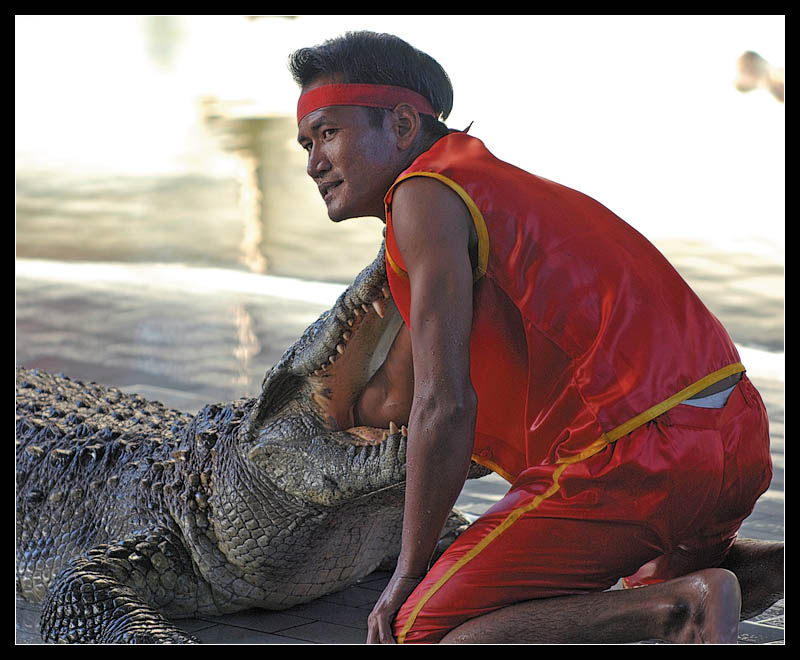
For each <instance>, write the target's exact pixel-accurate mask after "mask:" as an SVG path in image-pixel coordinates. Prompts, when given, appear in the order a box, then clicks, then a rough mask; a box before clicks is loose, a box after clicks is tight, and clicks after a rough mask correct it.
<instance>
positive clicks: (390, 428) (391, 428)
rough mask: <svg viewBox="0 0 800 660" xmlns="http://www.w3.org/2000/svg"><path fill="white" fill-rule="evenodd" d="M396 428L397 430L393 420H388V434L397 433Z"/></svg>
mask: <svg viewBox="0 0 800 660" xmlns="http://www.w3.org/2000/svg"><path fill="white" fill-rule="evenodd" d="M397 430H398V429H397V424H395V423H394V422H389V435H394V434H395V433H397Z"/></svg>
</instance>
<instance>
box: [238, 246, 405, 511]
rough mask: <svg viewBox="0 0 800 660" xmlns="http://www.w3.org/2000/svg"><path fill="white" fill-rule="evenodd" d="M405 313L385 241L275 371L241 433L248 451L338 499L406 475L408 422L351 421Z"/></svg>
mask: <svg viewBox="0 0 800 660" xmlns="http://www.w3.org/2000/svg"><path fill="white" fill-rule="evenodd" d="M402 323H403V321H402V318H401V317H400V314H399V312H398V311H397V308H396V306H395V305H394V302H393V301H392V299H391V296H390V294H389V288H388V284H387V279H386V267H385V262H384V248H383V247H382V248H381V250H380V251H379V253H378V256H377V257H376V259H375V261H373V263H372V264H370V265H369V266H367V268H365V269H364V270H363V271H362V272H361V273H360V274H359V275H358V277H357V278H356V279H355V281H354V282H353V284H352V285H351V286H350V287H348V289H347V290H346V291H345V292H344V293H343V294H342V295H341V296H340V297H339V299H338V300H337V301H336V303H335V304H334V306H333V307H332V308H331V309H330V310H328V311H327V312H325V313H324V314H323V315H322V316H321V317H320V318H319V319H318V320H317V321H316V322H315V323H313V324H312V325H311V326H309V327H308V329H307V330H306V331H305V333H304V334H303V335H302V336H301V337H300V339H299V340H298V341H297V342H295V344H294V345H292V346H291V347H290V348H289V349H288V350H287V351H286V352H285V353H284V355H283V357H282V358H281V359H280V360H279V362H278V363H277V364H276V365H275V366H274V367H273V368H272V369H271V370H270V371H269V373H268V374H267V376H266V378H265V379H264V382H263V384H262V391H261V394H260V396H259V397H258V399H257V401H256V402H255V404H254V406H253V408H252V409H251V411H250V413H249V415H248V417H247V419H246V421H245V423H244V424H243V425H242V429H241V432H242V436H241V438H242V440H243V445H244V446H243V448H244V450H245V451H246V453H247V458H248V459H249V460H250V461H251V462H252V463H253V464H255V465H256V466H257V467H258V469H259V470H260V471H261V472H262V474H263V475H264V476H266V477H267V478H268V479H269V480H270V481H272V482H273V483H275V484H276V485H277V486H278V487H279V488H280V489H281V490H283V491H285V492H287V493H290V494H292V495H294V496H296V497H299V498H301V499H303V500H307V501H313V502H316V503H318V504H322V505H333V504H338V503H341V502H343V501H347V500H350V499H353V498H355V497H361V496H364V495H367V494H369V493H373V492H375V491H378V490H381V489H384V488H387V487H391V486H396V485H398V484H401V483H402V482H403V481H404V478H405V447H406V437H405V436H406V433H405V428H404V427H402V428H400V429H398V428H396V427H395V426H394V425H391V426H390V428H387V429H379V428H373V427H366V426H359V427H352V426H350V425H349V424H348V422H347V420H348V419H350V418H351V416H350V411H351V410H352V408H353V405H354V404H355V402H356V400H357V398H358V396H359V395H360V393H361V392H362V390H363V389H364V387H365V386H366V384H367V383H368V381H369V380H370V378H371V377H372V375H373V374H374V373H375V371H376V370H377V369H378V368H379V367H380V365H381V364H382V362H383V360H384V359H385V357H386V354H387V352H388V350H389V348H390V347H391V345H392V342H393V341H394V338H395V336H396V334H397V332H398V330H399V329H400V327H401V325H402Z"/></svg>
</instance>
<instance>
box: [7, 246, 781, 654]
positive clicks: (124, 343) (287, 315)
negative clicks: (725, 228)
mask: <svg viewBox="0 0 800 660" xmlns="http://www.w3.org/2000/svg"><path fill="white" fill-rule="evenodd" d="M62 266H63V267H62ZM89 267H90V265H88V264H83V265H80V264H62V265H61V266H59V265H58V264H56V263H49V264H48V266H47V268H46V269H44V270H41V269H37V268H35V267H33V266H32V265H31V262H27V261H25V260H21V261H20V262H18V269H17V304H16V313H17V337H16V344H17V346H16V349H17V359H16V361H17V364H20V365H24V366H27V367H32V368H34V367H38V368H42V369H46V370H49V371H53V372H64V373H65V374H67V375H69V376H70V377H72V378H73V379H77V380H87V381H91V380H94V381H97V382H99V383H102V384H104V385H114V386H118V387H121V388H123V389H125V390H127V391H134V392H139V393H141V394H143V395H144V396H146V397H148V398H150V399H155V400H160V401H162V402H164V403H165V404H166V405H168V406H170V407H175V408H179V409H182V410H188V411H195V410H197V409H199V407H200V406H202V405H204V404H206V403H211V402H216V401H229V400H232V399H235V398H238V397H240V396H248V395H249V396H252V395H254V394H255V393H257V391H258V389H259V386H260V382H261V379H262V378H263V375H264V373H265V372H266V369H267V368H268V367H269V366H270V365H271V364H273V363H274V362H275V361H276V360H277V359H278V357H279V356H280V355H281V353H282V352H283V350H284V349H285V348H286V347H288V346H289V345H290V344H291V343H292V342H293V341H294V340H295V339H296V338H297V337H298V336H299V335H300V333H301V332H302V330H303V329H304V328H305V327H306V326H307V325H308V323H310V322H311V321H313V320H314V319H315V318H316V317H317V316H318V315H319V314H320V313H321V312H322V311H324V310H325V309H327V307H328V306H329V304H330V302H332V301H333V299H334V298H335V294H336V292H337V291H338V288H337V287H336V286H333V287H329V288H326V286H328V285H326V286H321V287H319V288H317V289H315V290H314V291H309V290H303V289H302V287H301V288H300V289H292V288H291V287H290V286H289V284H290V283H291V281H290V280H281V279H275V280H271V279H270V278H260V279H257V280H253V279H252V278H253V277H256V276H242V277H243V279H238V280H236V281H235V282H234V283H232V284H230V285H229V284H227V283H226V281H225V277H223V276H219V277H217V276H215V274H214V273H211V274H210V275H209V273H202V272H201V271H200V270H191V271H181V270H180V269H172V270H167V271H164V270H161V271H159V272H158V273H157V275H155V276H153V277H150V278H149V279H148V277H145V276H146V275H147V273H146V272H145V271H147V267H144V266H143V267H142V268H144V270H143V271H137V273H135V274H134V275H133V276H131V275H130V273H128V274H127V275H126V276H124V277H123V276H119V270H118V269H111V270H110V271H108V272H107V273H106V275H102V274H100V273H99V272H97V271H92V272H88V271H85V270H83V271H82V270H81V269H82V268H89ZM75 269H77V270H75ZM113 273H116V274H117V276H112V274H113ZM150 275H153V273H150ZM187 275H191V277H187ZM201 275H203V277H200V276H201ZM237 277H238V276H237ZM198 278H199V279H198ZM143 282H150V284H143ZM252 282H257V286H255V287H252V286H250V284H252ZM773 358H775V356H774V355H773V356H772V358H770V357H769V356H767V359H766V360H765V361H763V362H759V363H758V364H757V365H756V368H754V369H751V371H750V375H751V378H752V379H753V380H754V382H755V383H756V385H757V386H758V387H759V388H760V390H761V392H762V394H763V396H764V398H765V401H766V403H767V407H768V409H769V412H770V418H771V435H772V440H773V460H774V463H775V477H774V479H773V484H772V486H771V487H770V490H769V491H768V492H767V493H766V494H765V496H764V497H763V498H762V499H761V501H759V503H758V505H757V507H756V509H755V511H754V513H753V514H752V515H751V516H750V518H748V520H747V521H745V524H744V526H743V529H742V536H746V537H752V538H760V539H772V540H783V538H784V509H783V475H784V461H783V446H784V445H783V441H784V432H783V420H784V407H783V406H784V402H783V386H784V379H783V360H782V357H780V356H779V357H778V358H775V359H773ZM505 487H506V485H505V482H504V481H503V480H502V479H500V478H499V477H495V476H492V477H489V478H486V479H482V480H478V481H474V482H470V483H469V484H468V485H467V486H466V488H465V491H464V494H463V495H462V498H461V499H460V500H459V506H460V507H461V508H462V509H463V510H465V511H466V512H467V513H468V514H469V515H474V516H477V515H478V514H480V513H481V512H482V511H484V510H485V509H486V508H488V506H489V505H491V503H493V502H494V501H496V500H497V499H498V498H499V497H501V496H502V494H503V493H504V492H505ZM388 577H389V576H388V574H386V573H381V572H378V573H374V574H373V575H370V576H368V577H367V578H365V579H363V580H361V581H360V582H359V583H358V584H356V585H354V586H352V587H350V588H348V589H346V590H344V591H342V592H339V593H336V594H331V595H330V596H327V597H325V598H321V599H319V600H317V601H314V602H312V603H309V604H306V605H302V606H298V607H294V608H292V609H290V610H286V611H282V612H263V611H247V612H243V613H239V614H235V615H229V616H224V617H209V618H203V619H195V620H189V621H183V622H181V625H182V626H183V627H184V628H185V629H187V630H189V631H191V632H192V633H193V634H195V635H196V636H197V638H198V639H199V640H200V641H201V642H204V643H207V644H208V643H210V644H295V643H299V644H359V643H362V642H363V641H364V639H365V635H366V619H367V615H368V614H369V611H370V609H371V607H372V605H373V604H374V602H375V601H376V599H377V598H378V596H379V594H380V592H381V589H382V588H383V586H384V585H385V583H386V581H387V580H388ZM37 620H38V608H37V607H36V606H33V605H30V604H28V603H25V602H23V601H19V600H18V601H17V626H16V635H17V637H16V640H17V643H21V644H34V643H40V638H39V636H38V632H37V630H36V628H37ZM783 640H784V608H783V601H780V602H779V603H777V604H776V605H775V606H773V607H772V608H771V609H770V610H768V611H767V612H765V613H763V614H762V615H761V616H759V617H757V618H756V619H755V620H752V621H747V622H744V623H742V625H741V628H740V642H741V643H744V644H782V643H783Z"/></svg>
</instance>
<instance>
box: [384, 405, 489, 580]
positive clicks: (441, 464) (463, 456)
mask: <svg viewBox="0 0 800 660" xmlns="http://www.w3.org/2000/svg"><path fill="white" fill-rule="evenodd" d="M415 408H416V406H415ZM437 412H438V414H426V413H424V412H422V413H418V412H417V411H416V410H412V413H411V422H410V424H409V438H408V454H407V468H406V503H405V514H404V519H403V543H402V550H401V553H400V557H399V558H398V562H397V569H398V571H399V572H401V573H402V574H403V575H408V576H417V577H421V576H422V575H424V574H425V573H426V572H427V570H428V563H429V561H430V558H431V556H432V555H433V552H434V550H435V548H436V544H437V542H438V540H439V536H440V535H441V531H442V528H443V527H444V524H445V522H446V521H447V517H448V515H449V514H450V511H451V510H452V508H453V505H454V504H455V501H456V499H457V498H458V496H459V494H460V492H461V489H462V488H463V486H464V481H465V480H466V476H467V472H468V470H469V464H470V458H471V456H472V444H473V437H474V432H475V408H474V406H473V405H472V403H470V404H469V405H467V406H458V407H455V408H453V409H452V411H451V412H449V413H447V414H443V413H441V411H437Z"/></svg>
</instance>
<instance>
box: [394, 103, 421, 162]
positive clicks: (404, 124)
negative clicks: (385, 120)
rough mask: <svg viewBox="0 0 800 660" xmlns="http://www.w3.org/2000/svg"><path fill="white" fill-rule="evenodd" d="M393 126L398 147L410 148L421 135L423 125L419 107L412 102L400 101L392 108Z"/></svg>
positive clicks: (401, 148)
mask: <svg viewBox="0 0 800 660" xmlns="http://www.w3.org/2000/svg"><path fill="white" fill-rule="evenodd" d="M392 128H393V129H394V133H395V137H396V138H397V148H398V149H400V150H401V151H405V150H406V149H409V148H410V147H411V146H412V145H413V144H414V141H415V140H416V138H417V135H419V132H420V129H421V126H420V118H419V113H418V112H417V109H416V108H415V107H414V106H413V105H411V104H410V103H400V104H398V105H396V106H395V108H394V110H392Z"/></svg>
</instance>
